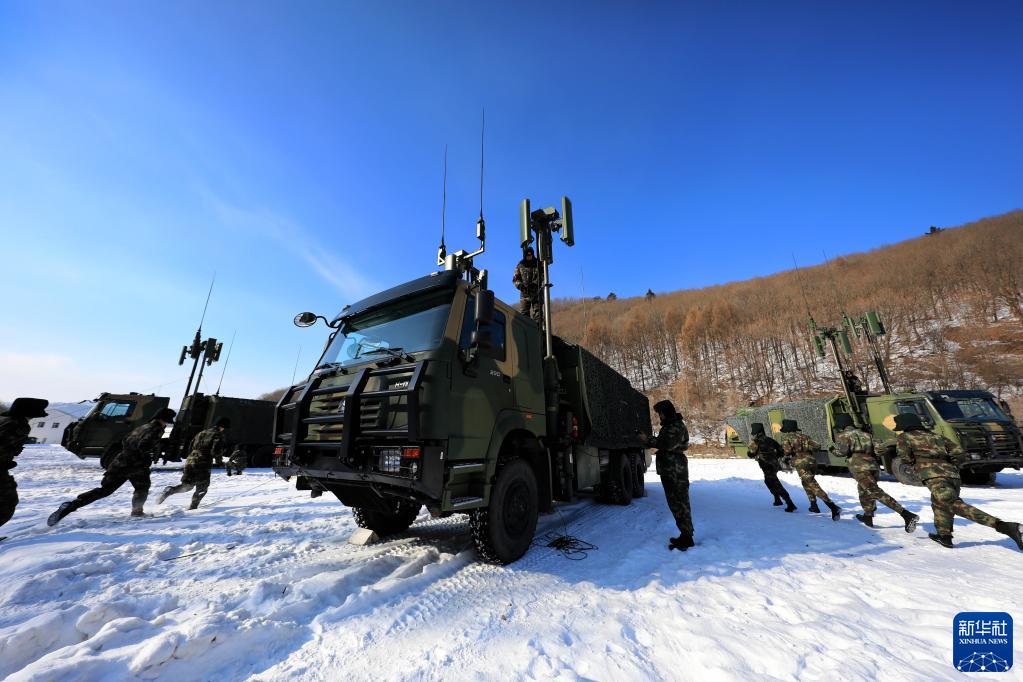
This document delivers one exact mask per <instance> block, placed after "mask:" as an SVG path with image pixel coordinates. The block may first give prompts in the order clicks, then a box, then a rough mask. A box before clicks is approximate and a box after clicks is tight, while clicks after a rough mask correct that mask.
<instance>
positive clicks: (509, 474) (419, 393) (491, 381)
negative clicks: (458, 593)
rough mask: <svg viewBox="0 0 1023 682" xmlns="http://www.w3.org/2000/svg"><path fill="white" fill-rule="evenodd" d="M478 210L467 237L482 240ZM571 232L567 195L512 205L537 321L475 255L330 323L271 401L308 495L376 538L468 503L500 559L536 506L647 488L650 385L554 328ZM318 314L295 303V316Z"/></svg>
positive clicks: (622, 498)
mask: <svg viewBox="0 0 1023 682" xmlns="http://www.w3.org/2000/svg"><path fill="white" fill-rule="evenodd" d="M483 229H484V228H483V224H482V217H481V219H480V221H479V223H478V224H477V236H478V237H479V238H480V241H481V244H482V243H484V235H483ZM556 231H560V232H561V239H562V241H564V242H565V243H567V244H569V245H571V244H572V243H573V241H574V239H573V232H572V223H571V204H570V203H569V201H568V199H567V198H565V199H563V201H562V210H561V212H560V213H559V212H558V211H557V210H555V209H553V208H547V209H542V210H539V211H530V210H529V203H528V201H526V202H524V204H523V207H522V246H523V248H525V246H526V245H527V244H528V243H530V242H531V241H532V237H533V235H534V234H535V235H536V239H537V241H538V247H539V248H538V252H539V261H540V265H541V266H542V268H543V278H544V279H543V281H544V288H543V292H544V312H545V315H544V323H543V325H542V326H541V325H538V324H537V323H536V322H534V321H533V320H531V319H530V318H528V317H526V316H524V315H522V314H520V313H518V312H516V310H515V309H514V308H513V307H511V306H510V305H507V304H505V303H502V302H500V301H496V300H495V298H494V294H493V292H491V291H489V290H488V289H487V285H486V280H487V276H486V272H485V271H479V270H477V269H476V268H474V267H473V265H472V259H473V257H474V256H477V255H479V254H480V253H482V252H483V247H482V245H481V248H480V250H479V251H477V252H475V253H472V254H467V253H465V252H461V251H460V252H458V253H455V254H450V255H448V254H446V253H445V252H444V249H443V246H442V249H441V256H440V258H439V261H440V262H441V263H443V264H444V267H445V269H444V270H443V271H440V272H435V273H433V274H431V275H429V276H426V277H422V278H419V279H415V280H412V281H411V282H407V283H405V284H402V285H400V286H397V287H394V288H393V289H389V290H387V291H384V292H381V293H379V294H376V295H375V296H370V297H369V298H367V299H365V300H362V301H359V302H358V303H354V304H352V305H349V306H345V308H344V309H343V310H342V311H341V313H340V314H338V315H337V316H336V317H333V318H332V319H330V320H325V321H326V322H327V323H328V326H329V327H331V328H332V330H333V331H332V333H331V335H330V338H329V340H328V342H327V345H326V349H325V350H324V353H323V356H322V357H321V359H320V361H319V362H318V363H317V366H316V368H315V369H314V370H313V372H312V373H311V374H310V375H309V377H308V378H307V379H305V380H304V381H303V382H302V383H300V384H298V385H297V386H292V387H291V388H290V389H289V390H288V391H287V393H286V394H285V395H284V396H283V397H282V398H281V400H280V402H279V403H278V406H277V418H276V424H275V431H274V434H275V441H276V443H277V447H276V449H275V469H276V471H277V472H278V473H279V474H280V475H282V476H283V477H285V478H291V477H297V487H298V488H299V489H306V490H311V491H312V494H313V495H314V496H316V495H319V494H321V493H322V492H323V491H327V492H330V493H332V494H334V495H335V496H336V497H337V498H338V499H339V500H340V501H341V503H342V504H344V505H346V506H349V507H352V508H353V510H354V513H355V519H356V522H357V523H358V524H359V525H360V526H362V527H364V528H369V529H372V530H373V531H375V532H376V533H377V534H379V535H390V534H394V533H399V532H402V531H404V530H406V529H407V528H408V527H409V526H410V525H411V524H412V522H413V521H414V520H415V518H416V516H417V515H418V513H419V511H420V509H421V508H422V507H423V506H424V505H425V506H426V508H427V509H428V510H429V511H430V512H431V514H433V515H434V516H446V515H450V514H454V513H461V514H467V515H469V518H470V528H471V530H472V534H473V538H474V541H475V544H476V548H477V551H478V553H479V555H480V557H482V558H483V559H485V560H487V561H492V562H496V563H507V562H511V561H514V560H516V559H518V558H519V557H521V556H522V555H523V554H524V553H525V552H526V551H527V549H528V548H529V546H530V544H531V543H532V541H533V535H534V532H535V529H536V525H537V518H538V514H540V513H541V512H545V511H549V510H551V509H552V508H553V506H554V504H555V502H556V501H562V500H571V499H573V498H574V496H575V494H576V492H577V491H578V490H581V489H583V488H590V489H596V491H597V492H598V494H599V495H600V496H601V497H602V498H603V499H604V500H605V501H608V502H612V503H618V504H628V503H629V502H630V501H631V499H632V498H633V497H634V496H639V495H642V494H643V475H644V473H645V471H646V468H647V465H648V461H647V455H646V451H645V449H644V446H643V443H642V441H641V438H640V434H642V433H645V434H649V433H650V411H649V404H648V401H647V399H646V397H645V396H644V395H643V394H641V393H640V392H639V391H637V390H635V389H634V388H633V387H632V386H631V384H630V383H629V381H628V380H627V379H626V378H625V377H623V376H621V375H620V374H618V373H617V372H615V371H614V370H612V369H611V368H610V367H608V366H607V365H606V364H604V363H603V362H601V361H600V360H598V359H597V358H596V357H594V356H593V355H592V354H590V353H589V352H587V351H586V350H585V349H584V348H581V347H579V346H576V345H572V344H569V343H567V342H565V341H563V340H561V339H559V338H558V337H556V336H554V335H553V334H552V333H551V317H550V281H549V267H548V266H549V264H550V263H551V261H552V257H551V240H552V232H556ZM317 319H324V318H321V317H319V316H317V315H314V314H312V313H302V314H301V315H299V316H297V317H296V319H295V322H296V324H297V325H299V326H309V325H311V324H313V323H315V321H316V320H317Z"/></svg>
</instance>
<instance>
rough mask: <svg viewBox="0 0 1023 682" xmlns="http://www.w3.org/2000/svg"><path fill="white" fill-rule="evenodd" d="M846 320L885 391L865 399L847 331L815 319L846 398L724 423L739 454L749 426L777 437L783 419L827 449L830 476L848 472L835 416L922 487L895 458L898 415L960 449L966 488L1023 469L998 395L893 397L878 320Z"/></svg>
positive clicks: (756, 411)
mask: <svg viewBox="0 0 1023 682" xmlns="http://www.w3.org/2000/svg"><path fill="white" fill-rule="evenodd" d="M843 319H844V321H845V323H844V327H846V328H848V329H849V330H851V331H853V332H854V333H855V334H856V336H857V337H860V338H863V339H865V341H866V342H867V345H868V348H869V349H870V352H871V354H872V355H873V359H874V362H875V364H876V366H877V368H878V375H879V376H880V378H881V383H882V385H883V387H884V391H885V392H884V393H880V394H872V393H869V392H867V391H866V390H865V389H864V387H863V384H862V383H861V382H860V380H859V379H858V378H857V377H856V376H855V375H854V374H853V373H852V372H851V371H849V370H847V369H845V367H844V366H843V363H842V354H841V353H840V350H839V349H840V347H841V348H843V349H844V350H845V351H846V352H847V353H848V352H850V351H851V344H850V341H849V334H848V332H847V331H846V330H845V329H842V328H834V327H822V328H818V327H817V326H816V324H815V323H814V322H813V319H812V318H811V319H810V331H811V333H813V335H814V341H815V343H816V345H817V349H818V352H819V353H820V354H821V355H823V354H824V347H823V345H824V342H825V341H826V342H828V343H829V345H830V347H831V351H832V356H833V358H834V360H835V362H836V364H837V365H838V369H839V374H840V376H841V378H842V384H843V389H844V391H843V394H842V395H839V396H834V397H829V398H820V399H814V400H802V401H796V402H787V403H776V404H773V405H765V406H762V407H757V408H747V409H744V410H741V411H740V412H739V413H738V414H736V415H735V416H732V417H729V418H727V419H726V420H725V423H726V429H725V440H726V443H727V444H728V445H730V446H731V447H732V449H733V450H734V451H735V452H736V453H737V454H741V455H745V454H746V453H747V452H748V449H747V445H748V444H749V425H750V424H752V423H754V422H760V423H762V424H764V426H765V428H770V429H771V430H772V431H773V432H774V433H777V432H778V431H779V430H780V429H781V421H782V419H795V420H796V421H797V422H799V427H800V430H802V431H803V432H805V433H806V434H807V435H808V436H810V437H811V438H813V439H814V440H815V441H817V442H818V443H820V444H821V446H822V449H821V450H820V451H819V452H818V453H817V462H818V464H819V465H821V466H823V467H825V468H826V469H825V470H827V468H832V469H845V468H846V460H845V459H844V458H842V457H839V456H838V455H837V454H836V453H835V451H834V450H833V449H832V446H833V445H834V429H833V426H834V417H835V414H837V413H840V412H841V413H846V414H849V415H850V416H851V417H852V419H853V423H854V424H856V425H857V426H859V427H866V430H867V431H869V432H870V433H871V434H872V435H873V436H874V439H875V442H876V443H877V446H876V447H877V451H878V454H879V456H880V459H881V463H882V465H883V466H884V468H885V470H886V471H888V472H889V473H892V474H894V475H895V477H896V478H897V479H898V480H899V481H900V482H902V483H906V484H908V485H921V482H920V479H919V478H918V477H917V476H916V474H915V472H914V471H913V468H912V467H911V466H910V465H909V464H908V463H907V462H903V461H902V460H901V458H899V457H898V456H897V453H896V452H895V448H894V441H895V437H896V433H895V432H894V430H893V429H894V427H895V415H897V414H899V413H903V412H910V413H915V414H917V415H918V416H919V417H920V419H921V421H923V423H924V425H925V426H926V427H927V428H928V429H930V430H931V431H933V432H934V433H938V434H940V435H942V436H945V437H946V438H948V439H949V440H951V441H953V442H954V443H957V444H958V445H959V446H960V447H962V449H963V450H964V452H965V456H964V457H963V458H962V460H961V464H960V474H961V476H962V478H963V482H964V483H970V484H984V483H991V482H993V481H994V479H995V474H996V473H997V472H999V471H1002V470H1003V469H1007V468H1012V469H1020V468H1021V467H1023V434H1021V432H1020V429H1019V427H1018V426H1017V424H1016V423H1015V421H1014V420H1013V418H1012V416H1011V415H1010V414H1009V413H1008V412H1007V411H1006V410H1005V409H1004V407H1003V405H1002V404H1001V403H1000V402H999V401H998V400H997V399H996V398H995V396H994V395H992V394H991V393H989V392H987V391H966V390H941V391H924V392H904V393H899V392H895V391H893V390H892V387H891V380H890V378H889V374H888V371H887V369H886V368H885V365H884V362H883V360H882V358H881V355H880V352H879V351H878V347H877V343H876V339H877V337H878V336H880V335H883V334H884V333H885V329H884V325H883V324H882V323H881V320H880V318H879V317H878V315H877V313H874V312H870V313H867V314H866V315H864V316H863V317H861V318H857V319H851V318H849V317H848V316H843Z"/></svg>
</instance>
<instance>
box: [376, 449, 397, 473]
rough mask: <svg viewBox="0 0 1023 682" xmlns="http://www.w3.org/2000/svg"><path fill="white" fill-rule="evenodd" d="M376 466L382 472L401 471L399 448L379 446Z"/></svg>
mask: <svg viewBox="0 0 1023 682" xmlns="http://www.w3.org/2000/svg"><path fill="white" fill-rule="evenodd" d="M378 452H379V453H380V461H379V463H378V465H377V466H378V467H379V468H380V472H381V473H384V474H398V473H401V448H381V449H380V450H379V451H378Z"/></svg>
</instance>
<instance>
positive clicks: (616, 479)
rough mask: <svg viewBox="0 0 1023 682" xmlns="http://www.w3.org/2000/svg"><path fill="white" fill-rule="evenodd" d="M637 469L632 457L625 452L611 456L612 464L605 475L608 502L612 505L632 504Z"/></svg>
mask: <svg viewBox="0 0 1023 682" xmlns="http://www.w3.org/2000/svg"><path fill="white" fill-rule="evenodd" d="M635 479H636V467H634V466H633V465H632V457H631V456H630V455H629V454H628V453H625V452H615V453H612V454H611V462H610V463H609V464H608V467H607V472H606V473H605V481H604V491H605V494H606V496H607V501H608V502H610V503H611V504H628V503H629V502H632V490H633V486H634V485H635V483H634V481H635Z"/></svg>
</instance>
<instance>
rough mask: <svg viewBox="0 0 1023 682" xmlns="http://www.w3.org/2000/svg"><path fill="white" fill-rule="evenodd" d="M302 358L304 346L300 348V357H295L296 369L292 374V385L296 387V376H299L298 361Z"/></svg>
mask: <svg viewBox="0 0 1023 682" xmlns="http://www.w3.org/2000/svg"><path fill="white" fill-rule="evenodd" d="M301 357H302V346H299V347H298V355H296V356H295V369H294V370H292V372H291V385H292V386H294V385H295V375H296V374H298V361H299V359H300V358H301Z"/></svg>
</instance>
